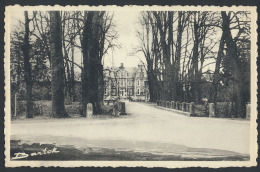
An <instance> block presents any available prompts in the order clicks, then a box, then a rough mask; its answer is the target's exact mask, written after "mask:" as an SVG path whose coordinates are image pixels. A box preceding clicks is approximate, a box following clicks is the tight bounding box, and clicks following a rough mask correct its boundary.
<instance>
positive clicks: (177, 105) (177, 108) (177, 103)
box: [176, 101, 180, 110]
mask: <svg viewBox="0 0 260 172" xmlns="http://www.w3.org/2000/svg"><path fill="white" fill-rule="evenodd" d="M179 107H180V102H179V101H177V102H176V110H179Z"/></svg>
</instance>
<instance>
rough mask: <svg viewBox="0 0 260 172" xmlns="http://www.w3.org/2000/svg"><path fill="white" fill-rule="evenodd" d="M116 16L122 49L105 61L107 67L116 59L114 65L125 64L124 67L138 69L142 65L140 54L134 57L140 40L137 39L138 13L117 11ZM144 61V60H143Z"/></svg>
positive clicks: (107, 57) (108, 56)
mask: <svg viewBox="0 0 260 172" xmlns="http://www.w3.org/2000/svg"><path fill="white" fill-rule="evenodd" d="M114 14H115V16H114V19H115V24H116V30H117V31H118V35H119V38H118V42H119V43H120V44H121V47H122V48H120V49H118V48H117V49H115V51H113V53H112V51H110V53H109V54H108V55H107V56H106V57H105V59H104V65H105V66H111V65H113V64H112V57H113V58H114V65H115V66H119V65H120V63H124V66H128V67H136V66H137V65H138V63H140V58H142V56H141V55H140V54H136V56H133V55H131V54H133V52H135V49H136V47H137V45H138V39H137V37H136V28H137V27H138V16H139V12H138V11H116V12H115V13H114ZM142 60H144V59H142Z"/></svg>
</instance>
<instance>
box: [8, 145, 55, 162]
mask: <svg viewBox="0 0 260 172" xmlns="http://www.w3.org/2000/svg"><path fill="white" fill-rule="evenodd" d="M59 152H60V151H58V150H57V148H56V147H54V148H53V149H50V150H48V149H47V148H45V149H43V150H42V151H40V152H33V153H31V154H27V153H24V152H18V153H15V154H14V155H15V157H12V159H13V160H16V159H23V158H27V157H29V156H36V155H45V154H52V153H59Z"/></svg>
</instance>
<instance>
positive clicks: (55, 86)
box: [50, 11, 67, 117]
mask: <svg viewBox="0 0 260 172" xmlns="http://www.w3.org/2000/svg"><path fill="white" fill-rule="evenodd" d="M50 50H51V61H52V66H51V67H52V80H51V82H52V114H53V116H54V117H66V116H67V113H66V111H65V106H64V66H63V56H62V37H61V18H60V12H59V11H50Z"/></svg>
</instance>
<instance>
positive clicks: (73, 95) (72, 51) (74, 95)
mask: <svg viewBox="0 0 260 172" xmlns="http://www.w3.org/2000/svg"><path fill="white" fill-rule="evenodd" d="M70 82H71V93H72V99H71V101H75V97H76V93H75V74H74V40H72V41H71V81H70Z"/></svg>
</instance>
